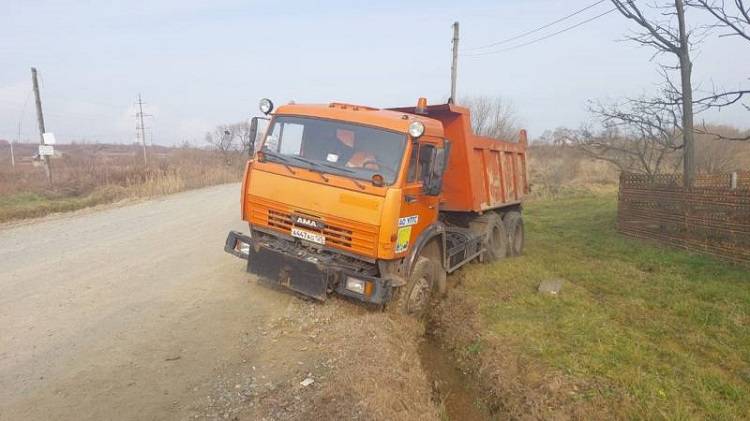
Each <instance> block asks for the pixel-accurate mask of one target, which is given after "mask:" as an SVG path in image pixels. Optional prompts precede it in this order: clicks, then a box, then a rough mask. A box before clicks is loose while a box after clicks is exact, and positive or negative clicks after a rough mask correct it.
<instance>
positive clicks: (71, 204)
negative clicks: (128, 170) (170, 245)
mask: <svg viewBox="0 0 750 421" xmlns="http://www.w3.org/2000/svg"><path fill="white" fill-rule="evenodd" d="M127 196H128V193H127V191H126V189H125V188H123V187H119V186H106V187H103V188H100V189H97V190H96V191H94V192H93V193H91V194H87V195H83V196H66V195H62V194H56V193H52V192H51V193H47V194H43V193H30V192H24V193H17V194H10V195H7V196H3V197H0V222H4V221H9V220H13V219H23V218H32V217H37V216H43V215H47V214H50V213H55V212H70V211H74V210H78V209H83V208H87V207H90V206H96V205H100V204H104V203H110V202H113V201H116V200H118V199H122V198H124V197H127Z"/></svg>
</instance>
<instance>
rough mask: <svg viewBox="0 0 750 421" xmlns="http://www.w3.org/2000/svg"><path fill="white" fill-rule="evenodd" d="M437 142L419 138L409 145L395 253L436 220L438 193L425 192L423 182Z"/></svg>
mask: <svg viewBox="0 0 750 421" xmlns="http://www.w3.org/2000/svg"><path fill="white" fill-rule="evenodd" d="M437 147H438V142H437V141H432V142H431V141H430V140H429V139H424V140H422V139H420V141H418V142H413V143H412V144H411V148H410V149H411V150H410V156H409V167H408V171H407V179H406V184H405V187H404V190H403V192H404V195H403V203H402V204H401V213H400V215H399V216H400V217H399V220H398V234H397V237H398V238H397V241H396V253H397V254H400V253H403V252H405V251H407V250H409V248H410V246H411V245H412V244H414V241H416V239H417V238H418V237H419V234H421V233H422V231H424V230H425V228H427V227H428V226H429V225H430V224H432V223H433V222H435V221H436V220H437V214H438V205H439V203H440V196H439V195H437V196H435V195H432V196H430V195H427V194H426V193H425V190H424V185H425V181H426V180H427V179H428V178H429V176H430V173H431V171H432V165H433V162H434V160H435V153H436V151H437Z"/></svg>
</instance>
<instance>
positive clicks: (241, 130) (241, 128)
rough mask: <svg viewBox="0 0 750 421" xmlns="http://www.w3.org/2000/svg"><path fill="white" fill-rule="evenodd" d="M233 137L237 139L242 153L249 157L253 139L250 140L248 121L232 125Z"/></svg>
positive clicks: (251, 151)
mask: <svg viewBox="0 0 750 421" xmlns="http://www.w3.org/2000/svg"><path fill="white" fill-rule="evenodd" d="M232 127H233V129H234V130H233V132H234V135H235V136H236V137H237V142H238V144H239V146H240V147H241V148H242V153H243V154H246V155H251V154H252V153H253V152H254V151H253V150H252V149H253V143H254V140H255V139H251V135H250V123H249V122H248V121H241V122H239V123H235V124H233V125H232Z"/></svg>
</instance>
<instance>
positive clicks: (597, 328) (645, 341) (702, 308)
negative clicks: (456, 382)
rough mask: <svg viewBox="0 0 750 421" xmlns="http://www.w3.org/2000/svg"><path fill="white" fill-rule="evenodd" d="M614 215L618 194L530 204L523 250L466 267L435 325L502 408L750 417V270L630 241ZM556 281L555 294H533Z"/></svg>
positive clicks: (523, 412)
mask: <svg viewBox="0 0 750 421" xmlns="http://www.w3.org/2000/svg"><path fill="white" fill-rule="evenodd" d="M615 216H616V196H615V195H613V194H603V195H602V194H598V195H586V196H584V197H576V198H566V199H560V200H554V201H553V200H540V201H533V202H530V203H529V204H528V205H527V207H526V228H527V248H526V254H525V256H523V257H522V258H518V259H511V260H506V261H504V262H500V263H497V264H494V265H486V266H481V265H471V266H469V267H467V268H466V269H464V270H463V271H461V273H460V274H458V275H457V278H459V279H460V281H459V283H460V285H459V286H458V287H457V288H456V289H454V290H453V292H452V293H451V294H450V296H449V297H448V299H447V300H446V301H445V302H444V303H443V304H442V305H441V306H440V307H439V309H438V312H437V315H436V320H435V327H436V329H437V334H438V335H439V336H440V337H441V339H442V340H443V342H444V343H445V344H446V346H448V347H449V348H451V350H452V351H453V353H454V355H456V356H457V357H458V359H459V361H460V363H461V364H462V365H463V367H464V368H466V369H467V370H469V371H471V372H473V373H474V374H475V375H476V376H477V379H478V380H479V381H480V383H481V384H482V386H483V389H484V390H486V391H487V394H486V396H485V401H486V403H487V405H488V407H489V408H490V409H491V410H492V411H493V412H494V413H496V414H500V415H506V416H510V417H527V416H531V417H534V418H550V417H557V416H563V417H573V418H583V419H602V418H610V417H616V418H637V419H654V418H656V419H659V418H661V419H706V418H710V419H746V418H747V417H748V416H750V288H749V285H748V271H747V270H745V269H743V268H741V267H734V266H731V265H729V264H726V263H723V262H719V261H716V260H713V259H711V258H707V257H701V256H696V255H692V254H689V253H686V252H682V251H677V250H670V249H665V248H661V247H658V246H655V245H651V244H648V243H644V242H639V241H637V240H631V239H627V238H624V237H623V236H621V235H619V234H617V233H616V232H615ZM550 279H562V280H563V287H562V290H561V292H560V294H559V295H557V296H550V295H542V294H540V293H538V292H537V286H538V285H539V283H540V282H541V281H543V280H550ZM467 326H469V327H472V328H468V329H467Z"/></svg>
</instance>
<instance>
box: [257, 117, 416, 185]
mask: <svg viewBox="0 0 750 421" xmlns="http://www.w3.org/2000/svg"><path fill="white" fill-rule="evenodd" d="M267 133H268V135H267V136H266V139H265V142H264V143H263V150H265V151H266V152H270V153H268V154H267V156H268V157H269V158H270V159H271V160H272V159H274V155H276V158H281V159H283V160H284V163H285V164H287V165H293V166H297V167H305V168H309V169H313V170H319V171H322V172H327V173H332V174H337V175H345V176H349V177H354V178H359V179H363V180H370V179H372V176H373V175H375V174H380V175H381V176H382V177H383V180H384V181H385V182H386V183H387V184H393V183H394V182H395V181H396V176H397V174H398V170H399V167H400V166H401V158H402V156H403V153H404V148H405V147H406V135H405V134H401V133H396V132H391V131H388V130H384V129H377V128H372V127H366V126H360V125H356V124H350V123H344V122H341V121H335V120H322V119H317V118H306V117H277V118H276V119H274V121H273V124H272V126H271V127H269V129H268V132H267ZM284 158H290V159H284Z"/></svg>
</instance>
